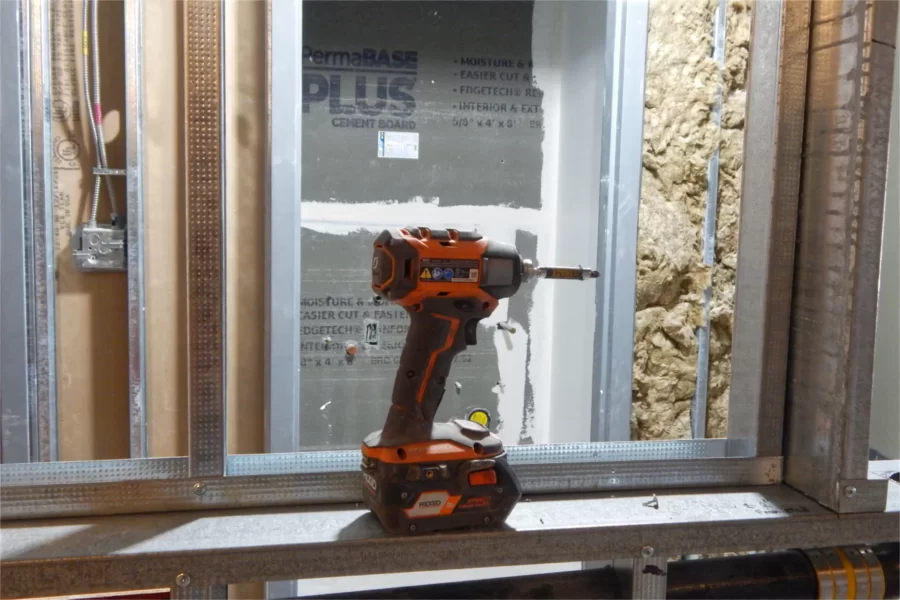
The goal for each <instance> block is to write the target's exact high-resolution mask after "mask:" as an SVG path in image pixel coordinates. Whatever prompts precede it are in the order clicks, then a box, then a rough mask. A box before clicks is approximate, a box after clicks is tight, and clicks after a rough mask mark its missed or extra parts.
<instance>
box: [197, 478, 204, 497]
mask: <svg viewBox="0 0 900 600" xmlns="http://www.w3.org/2000/svg"><path fill="white" fill-rule="evenodd" d="M194 493H195V494H196V495H198V496H202V495H203V494H205V493H206V484H205V483H203V482H202V481H200V482H197V483H195V484H194Z"/></svg>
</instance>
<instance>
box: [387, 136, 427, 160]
mask: <svg viewBox="0 0 900 600" xmlns="http://www.w3.org/2000/svg"><path fill="white" fill-rule="evenodd" d="M378 158H407V159H412V160H418V159H419V134H418V133H415V132H410V131H379V132H378Z"/></svg>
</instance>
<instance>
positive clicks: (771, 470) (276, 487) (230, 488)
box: [0, 453, 781, 521]
mask: <svg viewBox="0 0 900 600" xmlns="http://www.w3.org/2000/svg"><path fill="white" fill-rule="evenodd" d="M312 456H315V455H312ZM356 457H357V458H356V461H354V463H353V464H344V465H343V468H342V469H340V470H334V471H327V472H321V471H320V472H305V473H289V474H283V475H247V476H242V477H198V478H192V479H180V480H168V479H145V480H142V481H126V482H117V483H112V482H111V483H84V484H69V485H29V486H4V487H2V488H0V519H2V520H4V521H6V520H15V519H27V518H45V517H67V516H79V515H110V514H126V513H145V512H165V511H186V510H209V509H225V508H247V507H264V506H284V505H299V504H305V505H310V504H325V503H340V502H359V501H361V500H362V489H363V486H362V481H361V475H360V472H359V469H358V466H357V465H358V461H359V458H358V457H359V455H358V453H357V454H356ZM516 474H517V475H518V477H519V480H520V482H521V483H522V487H523V489H524V491H525V492H526V493H529V494H541V493H554V492H595V491H602V490H617V491H621V490H629V489H641V488H645V489H653V490H663V489H673V488H686V487H708V486H738V485H768V484H772V483H776V482H778V481H780V479H781V459H780V458H757V459H733V458H721V459H700V460H682V461H672V462H670V463H668V464H667V465H666V468H665V469H660V465H659V463H657V462H655V461H649V462H612V463H603V462H581V463H562V464H519V465H516Z"/></svg>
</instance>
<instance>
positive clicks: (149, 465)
mask: <svg viewBox="0 0 900 600" xmlns="http://www.w3.org/2000/svg"><path fill="white" fill-rule="evenodd" d="M725 445H726V440H724V439H709V440H671V441H660V442H591V443H577V444H534V445H528V446H511V447H509V448H507V454H508V455H509V460H510V463H511V464H513V465H520V464H526V463H541V462H546V463H551V464H560V463H579V462H590V461H603V462H617V461H657V462H663V461H669V460H682V459H685V460H686V459H698V458H721V457H724V456H725V455H726V454H725ZM359 461H360V453H359V450H326V451H317V452H292V453H281V454H235V455H230V456H229V457H228V462H227V470H226V473H227V474H228V475H230V476H250V475H283V474H299V473H325V472H332V471H354V470H356V469H358V468H359ZM660 470H664V469H663V468H662V467H661V468H660ZM187 476H188V459H187V457H186V456H175V457H170V458H147V459H125V460H92V461H72V462H46V463H30V464H6V465H0V480H2V481H3V484H4V485H53V484H80V483H106V482H115V481H140V480H146V479H183V478H185V477H187Z"/></svg>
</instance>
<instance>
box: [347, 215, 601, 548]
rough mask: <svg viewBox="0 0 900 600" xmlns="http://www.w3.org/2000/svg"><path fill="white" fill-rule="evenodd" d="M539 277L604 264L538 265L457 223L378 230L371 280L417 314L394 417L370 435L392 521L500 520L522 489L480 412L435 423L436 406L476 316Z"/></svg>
mask: <svg viewBox="0 0 900 600" xmlns="http://www.w3.org/2000/svg"><path fill="white" fill-rule="evenodd" d="M531 277H546V278H555V279H587V278H590V277H597V273H596V271H590V270H587V269H581V268H567V267H562V268H560V267H543V268H542V267H534V266H532V265H531V263H530V262H529V261H527V260H523V259H522V257H521V256H520V255H519V253H518V251H517V250H516V249H515V247H513V246H511V245H509V244H504V243H500V242H495V241H491V240H488V239H486V238H484V237H482V236H481V235H480V234H478V233H473V232H464V231H457V230H454V229H429V228H425V227H418V228H416V227H408V228H404V229H390V230H386V231H384V232H382V233H381V235H379V236H378V238H377V239H376V240H375V248H374V253H373V257H372V289H373V290H374V291H375V293H377V294H379V295H381V296H382V297H384V298H386V299H387V300H390V301H392V302H395V303H397V304H399V305H400V306H402V307H403V308H405V309H406V310H407V312H408V313H409V315H410V327H409V332H408V334H407V337H406V343H405V345H404V347H403V352H402V354H401V356H400V367H399V368H398V370H397V375H396V379H395V380H394V391H393V396H392V398H391V407H390V411H389V412H388V417H387V420H386V421H385V424H384V428H383V429H382V430H381V431H376V432H375V433H373V434H371V435H370V436H368V437H367V438H366V439H365V440H364V441H363V444H362V454H363V459H362V471H363V486H364V488H365V489H364V490H363V493H364V496H365V499H366V504H367V505H368V507H369V508H370V509H371V510H372V511H373V512H374V513H375V514H376V515H377V516H378V519H379V520H380V521H381V523H382V525H383V526H384V527H385V529H387V530H388V531H390V532H394V533H425V532H430V531H437V530H443V529H457V528H465V527H475V526H482V527H483V526H485V525H495V524H500V523H502V522H503V521H504V520H505V519H506V517H507V516H508V515H509V513H510V511H511V510H512V508H513V507H514V506H515V504H516V502H518V500H519V498H520V497H521V495H522V489H521V486H520V485H519V481H518V479H517V478H516V475H515V473H514V472H513V471H512V469H511V468H510V467H509V464H508V463H507V460H506V453H505V452H504V450H503V444H502V442H501V441H500V439H499V438H498V437H497V436H495V435H493V434H492V433H490V431H488V429H486V428H485V427H483V426H481V425H480V424H478V423H474V422H472V421H466V420H462V419H455V420H452V421H450V422H448V423H435V422H434V415H435V413H436V412H437V409H438V406H439V405H440V403H441V399H442V398H443V395H444V389H445V387H446V384H447V377H448V376H449V374H450V365H451V363H452V362H453V358H454V357H455V356H456V355H457V354H458V353H459V352H461V351H462V350H465V349H466V347H468V346H470V345H473V344H475V343H476V340H475V334H476V330H477V328H478V322H479V321H480V320H481V319H484V318H485V317H488V316H490V315H491V313H492V312H493V311H494V309H495V308H497V305H498V303H499V300H501V299H502V298H508V297H510V296H512V295H513V294H515V293H516V291H517V290H518V289H519V286H520V285H521V283H522V282H523V281H525V280H527V279H528V278H531Z"/></svg>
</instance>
